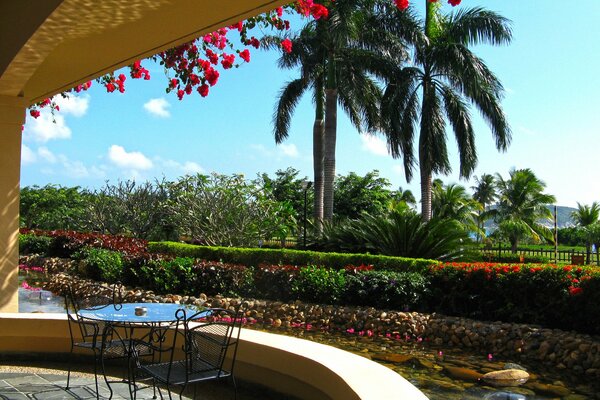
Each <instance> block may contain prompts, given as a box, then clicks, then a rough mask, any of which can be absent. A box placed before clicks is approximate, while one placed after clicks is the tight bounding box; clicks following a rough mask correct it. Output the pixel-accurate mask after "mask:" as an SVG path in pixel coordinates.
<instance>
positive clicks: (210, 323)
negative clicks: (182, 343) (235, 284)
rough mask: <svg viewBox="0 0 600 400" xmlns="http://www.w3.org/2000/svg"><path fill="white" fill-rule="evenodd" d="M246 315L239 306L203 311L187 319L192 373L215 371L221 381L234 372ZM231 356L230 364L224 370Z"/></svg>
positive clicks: (187, 342) (186, 330) (186, 327)
mask: <svg viewBox="0 0 600 400" xmlns="http://www.w3.org/2000/svg"><path fill="white" fill-rule="evenodd" d="M243 316H244V314H243V311H242V304H240V305H239V306H238V307H237V308H236V309H235V310H225V309H222V308H213V309H210V310H208V313H207V311H201V312H199V313H196V314H194V315H192V316H191V317H189V318H188V319H187V320H186V323H185V338H186V347H185V349H186V357H187V361H188V369H189V370H190V371H189V373H190V374H191V373H197V372H205V371H206V372H208V371H212V372H213V373H214V375H215V378H219V377H221V376H227V375H230V374H232V373H233V368H234V365H235V359H236V356H237V347H238V343H239V336H240V328H241V325H242V322H243ZM228 353H230V357H231V363H230V365H229V366H227V367H225V360H226V356H227V354H228Z"/></svg>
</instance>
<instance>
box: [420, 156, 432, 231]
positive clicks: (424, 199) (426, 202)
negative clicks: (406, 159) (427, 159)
mask: <svg viewBox="0 0 600 400" xmlns="http://www.w3.org/2000/svg"><path fill="white" fill-rule="evenodd" d="M420 168H421V220H423V221H424V222H427V221H429V220H430V219H431V185H432V177H431V172H430V171H429V170H428V169H427V168H425V167H423V166H421V167H420Z"/></svg>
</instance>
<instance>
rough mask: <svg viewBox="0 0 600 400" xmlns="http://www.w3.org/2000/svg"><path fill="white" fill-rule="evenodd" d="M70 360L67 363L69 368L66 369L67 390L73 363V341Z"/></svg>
mask: <svg viewBox="0 0 600 400" xmlns="http://www.w3.org/2000/svg"><path fill="white" fill-rule="evenodd" d="M69 358H70V359H71V362H70V363H69V368H68V370H67V387H66V388H65V389H67V390H69V383H70V382H71V365H72V364H73V343H71V354H70V357H69Z"/></svg>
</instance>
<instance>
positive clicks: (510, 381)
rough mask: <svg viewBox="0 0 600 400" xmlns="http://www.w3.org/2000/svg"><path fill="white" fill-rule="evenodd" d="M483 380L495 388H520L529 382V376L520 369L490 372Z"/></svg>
mask: <svg viewBox="0 0 600 400" xmlns="http://www.w3.org/2000/svg"><path fill="white" fill-rule="evenodd" d="M481 379H482V380H483V381H484V382H485V383H487V384H489V385H491V386H495V387H502V386H519V385H522V384H524V383H525V382H527V380H528V379H529V374H528V373H527V372H526V371H522V370H520V369H504V370H500V371H494V372H488V373H487V374H485V375H483V376H482V377H481Z"/></svg>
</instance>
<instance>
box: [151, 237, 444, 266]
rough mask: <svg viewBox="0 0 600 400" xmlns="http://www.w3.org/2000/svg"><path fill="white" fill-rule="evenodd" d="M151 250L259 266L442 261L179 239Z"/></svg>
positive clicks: (398, 263) (152, 251)
mask: <svg viewBox="0 0 600 400" xmlns="http://www.w3.org/2000/svg"><path fill="white" fill-rule="evenodd" d="M148 251H149V252H151V253H160V254H170V255H173V256H176V257H193V258H200V259H203V260H209V261H223V262H226V263H233V264H243V265H247V266H258V265H260V264H273V265H297V266H306V265H318V266H323V267H327V268H334V269H342V268H345V267H347V266H349V265H372V266H373V268H374V269H376V270H385V271H398V272H400V271H404V272H406V271H410V272H423V271H426V270H427V269H428V267H429V266H430V265H432V264H439V261H435V260H425V259H419V258H404V257H390V256H380V255H371V254H347V253H322V252H316V251H303V250H291V249H244V248H235V247H218V246H214V247H213V246H197V245H192V244H185V243H177V242H149V243H148Z"/></svg>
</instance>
